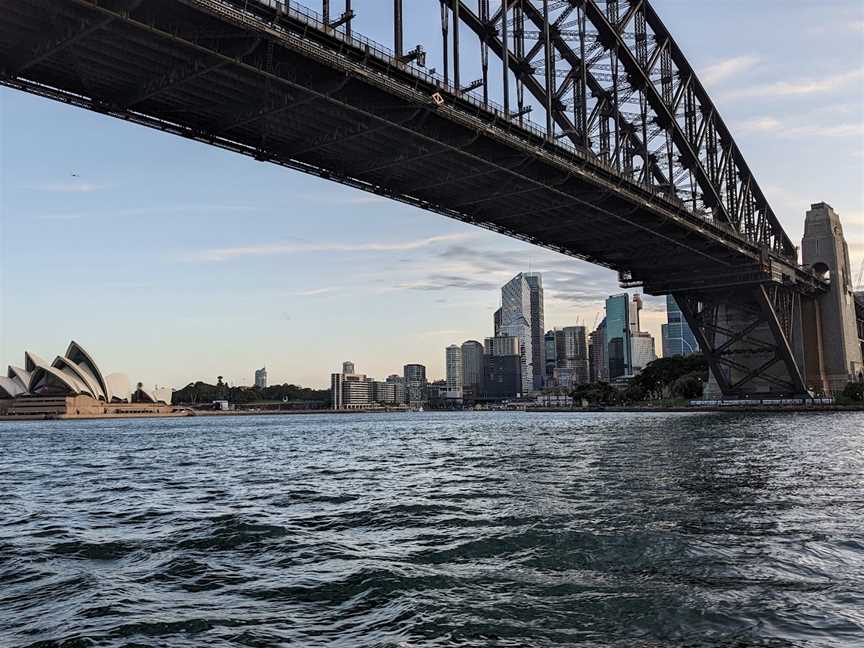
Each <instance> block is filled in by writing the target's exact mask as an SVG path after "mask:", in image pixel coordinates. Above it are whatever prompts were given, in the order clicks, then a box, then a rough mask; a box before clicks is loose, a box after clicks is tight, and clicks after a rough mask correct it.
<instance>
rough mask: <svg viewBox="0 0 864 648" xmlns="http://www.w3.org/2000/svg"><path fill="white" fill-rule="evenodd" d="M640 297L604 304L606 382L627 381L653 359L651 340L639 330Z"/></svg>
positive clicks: (614, 299)
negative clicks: (607, 377)
mask: <svg viewBox="0 0 864 648" xmlns="http://www.w3.org/2000/svg"><path fill="white" fill-rule="evenodd" d="M641 311H642V296H641V295H634V296H633V300H632V301H631V300H630V296H629V295H628V294H627V293H623V294H621V295H612V296H611V297H609V298H608V299H607V300H606V366H607V367H608V369H609V381H610V382H614V381H615V380H618V379H624V378H630V377H632V376H635V375H636V374H638V373H639V372H640V371H642V370H643V369H644V368H645V366H646V365H647V364H648V363H649V362H652V361H653V360H655V359H656V357H657V356H656V354H655V351H654V338H653V337H652V336H651V335H650V334H649V333H647V332H645V331H642V330H641V328H640V314H641Z"/></svg>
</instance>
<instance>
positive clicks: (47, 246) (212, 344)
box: [0, 0, 864, 387]
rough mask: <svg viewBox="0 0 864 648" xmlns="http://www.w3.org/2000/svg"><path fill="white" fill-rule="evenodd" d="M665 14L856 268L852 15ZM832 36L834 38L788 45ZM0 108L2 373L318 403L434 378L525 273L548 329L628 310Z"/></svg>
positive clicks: (781, 189)
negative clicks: (225, 385)
mask: <svg viewBox="0 0 864 648" xmlns="http://www.w3.org/2000/svg"><path fill="white" fill-rule="evenodd" d="M675 4H676V3H675V2H674V0H662V1H661V0H658V1H657V2H656V3H655V5H656V7H657V9H658V11H659V13H660V14H661V15H662V16H663V18H664V21H666V22H667V24H668V26H669V28H670V30H671V31H672V32H673V33H674V34H675V35H676V39H677V40H678V41H679V43H680V45H681V46H682V48H683V49H684V50H685V51H686V52H687V53H688V55H689V56H691V57H692V58H691V61H692V62H693V64H694V65H695V66H696V69H697V72H698V73H699V74H700V77H701V79H702V81H703V83H704V84H705V85H706V87H707V88H708V90H709V92H710V93H711V94H712V96H713V98H714V99H715V100H716V101H717V104H718V107H719V109H720V110H721V112H722V114H723V116H724V119H725V120H726V121H727V122H728V123H729V125H730V128H731V129H732V131H733V133H734V135H735V136H736V140H737V141H738V143H739V144H740V145H741V146H742V148H744V149H745V150H744V153H745V154H746V156H747V159H748V162H749V163H750V165H751V166H752V167H753V169H754V172H755V173H756V175H757V177H758V179H759V181H760V184H761V185H762V186H763V188H764V189H765V191H766V193H767V195H768V198H769V200H770V202H771V204H772V205H773V206H774V209H775V211H777V213H778V216H779V217H780V219H781V221H782V222H783V224H784V227H785V228H786V230H787V232H788V233H789V235H790V237H791V238H792V239H793V241H795V242H796V243H798V242H800V237H801V233H802V229H803V216H804V212H805V211H806V210H807V208H808V206H809V205H810V204H811V203H814V202H818V201H820V200H825V201H827V202H829V203H831V204H832V205H833V206H834V207H835V209H836V210H837V211H838V213H839V214H840V217H841V219H842V221H843V226H844V230H845V232H846V235H847V238H848V240H849V244H850V252H851V255H852V260H853V265H854V267H855V268H856V269H857V268H858V267H859V265H860V263H861V259H862V256H864V196H862V195H861V192H860V191H859V190H857V189H856V187H858V186H860V178H861V177H862V175H864V157H862V156H861V150H862V149H864V146H862V137H864V115H862V110H864V109H862V105H864V101H862V98H864V85H862V83H864V74H862V70H861V67H860V63H857V62H856V63H855V64H854V65H852V64H851V63H850V61H860V60H861V59H862V56H864V41H862V38H861V33H862V31H861V29H860V20H861V13H860V9H859V8H858V4H857V3H853V2H836V3H832V4H831V7H830V8H829V7H824V6H820V4H821V3H818V4H817V3H795V4H793V5H790V4H789V3H784V4H783V10H782V11H779V10H778V4H777V3H774V2H765V3H759V4H757V5H756V6H753V5H752V3H748V4H747V5H746V8H747V12H748V14H747V15H748V21H747V24H746V25H745V26H743V27H742V25H741V24H740V20H739V19H737V18H735V17H734V16H733V15H732V14H733V13H734V12H729V11H728V9H727V7H726V6H725V5H724V6H711V4H710V3H699V5H698V6H694V7H692V9H690V10H688V11H687V12H682V11H675V10H674V8H673V5H675ZM355 5H356V7H357V11H358V15H359V18H358V21H357V23H356V25H355V27H356V28H357V30H358V31H360V32H363V33H366V34H368V35H369V36H370V37H373V38H378V39H379V40H381V41H383V42H387V41H388V34H387V30H388V29H389V24H387V23H386V21H380V20H376V19H375V17H376V12H377V11H378V10H377V8H376V5H375V4H374V3H371V2H363V1H358V2H355ZM742 6H744V5H742ZM436 9H437V7H432V9H431V10H430V9H429V7H425V6H424V8H423V9H422V11H424V12H426V11H428V12H429V15H428V16H426V17H427V18H429V20H428V21H424V20H412V21H411V24H412V26H413V27H412V29H421V28H422V27H421V25H426V23H428V29H429V33H428V34H426V33H421V32H420V31H415V32H412V33H410V34H407V35H406V39H407V40H408V41H411V42H414V43H416V42H423V43H424V44H426V45H427V47H428V48H429V50H430V52H432V51H433V50H434V47H436V46H437V45H436V44H437V43H438V40H439V36H440V35H439V34H438V31H437V30H438V27H437V23H436V20H434V18H436V13H437V11H435V10H436ZM418 11H419V9H418ZM375 25H379V27H378V28H379V29H380V33H376V32H375V29H376V27H375ZM829 29H830V30H831V34H832V37H831V38H830V39H826V38H824V37H814V38H808V39H804V40H803V41H801V42H798V41H796V40H795V39H788V38H786V37H785V36H783V34H788V33H807V34H811V35H817V32H818V31H819V30H822V34H823V35H824V34H825V33H828V30H829ZM850 52H851V53H853V55H852V56H849V53H850ZM856 54H857V56H856ZM466 74H467V72H466ZM757 89H758V92H757V91H756V90H757ZM0 102H2V111H0V120H2V122H0V123H2V132H3V138H2V144H0V147H2V148H0V160H15V165H14V166H13V165H11V164H9V163H6V164H4V165H3V173H2V197H0V210H2V215H0V258H2V261H0V362H2V363H4V365H5V364H9V363H12V362H14V361H15V359H16V355H17V353H18V352H19V349H20V348H28V349H31V350H33V351H34V352H36V353H40V352H42V353H45V352H47V351H49V350H50V349H53V348H56V347H57V346H59V345H62V344H63V343H64V341H65V339H66V338H68V337H75V338H78V339H81V341H82V343H83V344H85V345H86V346H88V347H89V348H91V349H93V350H94V353H96V354H98V355H99V357H100V358H104V360H105V362H106V363H107V364H110V365H116V366H124V367H128V368H129V370H130V372H133V373H134V375H136V376H140V377H141V378H142V380H143V381H144V382H145V383H146V384H171V385H174V386H176V387H180V386H182V385H185V384H187V383H188V382H190V381H192V380H197V379H204V378H206V379H210V380H215V377H216V376H217V375H223V376H225V379H226V381H228V382H231V383H233V384H240V383H248V381H249V376H250V374H249V372H250V370H251V369H252V367H254V366H261V362H262V359H266V360H267V365H268V367H270V369H269V373H270V376H269V379H270V381H271V382H274V383H284V382H289V383H295V384H305V385H310V386H316V387H325V386H326V384H325V381H326V373H325V372H323V371H322V367H323V366H338V363H339V362H341V360H342V358H344V357H354V358H355V359H356V361H357V362H358V365H360V366H363V367H364V368H366V370H368V371H369V373H370V374H373V375H382V376H383V375H387V373H391V372H392V371H393V370H394V368H398V367H399V366H401V365H402V363H403V362H404V361H407V360H409V359H410V360H413V361H416V362H421V363H423V364H425V365H426V366H427V367H428V368H429V371H430V374H432V375H436V376H443V375H444V367H443V358H442V357H441V356H442V354H441V353H440V349H441V348H442V347H443V346H446V344H447V343H449V342H450V341H451V340H455V339H458V340H462V339H472V338H473V337H474V336H475V333H474V332H476V331H479V330H487V328H488V325H487V324H486V322H488V321H489V320H490V319H491V316H492V313H493V312H494V310H495V308H496V306H497V305H496V303H495V302H496V299H495V295H493V294H490V286H493V285H495V284H497V285H500V284H501V283H503V282H502V281H501V280H502V279H504V280H506V279H507V278H509V277H512V276H513V275H514V274H516V273H517V272H519V271H520V270H524V269H530V270H536V271H541V272H543V274H544V284H545V285H544V289H545V292H546V308H545V320H546V322H545V326H546V328H547V329H549V328H554V327H563V326H568V325H572V324H574V323H577V322H579V321H581V323H582V324H583V325H585V326H586V327H587V328H588V329H589V330H591V329H592V328H593V324H594V321H593V320H594V316H595V315H596V314H597V313H600V312H601V311H602V302H603V300H604V298H605V296H607V295H610V294H614V293H616V292H620V289H619V288H618V286H617V278H616V277H615V275H614V273H612V272H610V271H608V270H604V269H602V268H599V267H595V266H591V265H589V264H586V263H583V262H580V261H577V260H573V259H568V258H566V257H562V256H560V255H557V254H555V253H552V252H549V251H546V250H542V249H539V248H536V247H533V246H530V245H528V244H526V243H521V242H519V241H515V240H512V239H507V238H505V237H503V236H500V235H496V234H493V233H489V232H485V231H482V230H479V229H476V228H472V227H470V226H468V225H464V224H461V223H456V222H452V221H449V220H447V219H444V218H442V217H439V216H436V215H433V214H430V213H426V212H422V211H420V210H417V209H415V208H411V207H407V206H404V205H400V204H398V203H395V202H388V201H387V200H385V199H382V198H378V197H374V196H370V195H367V194H364V193H360V192H357V191H353V190H349V189H346V188H344V187H340V186H337V185H334V184H331V183H327V182H324V181H321V180H317V179H313V178H310V177H308V176H303V175H300V174H296V173H292V172H289V171H286V170H284V169H280V168H277V167H274V166H270V165H266V164H261V163H259V162H256V161H254V160H251V159H245V158H242V157H239V156H235V155H232V154H230V153H227V152H223V151H218V150H215V149H210V148H206V147H204V146H203V145H201V144H197V143H194V142H189V141H185V140H182V139H178V138H174V137H171V136H167V135H158V134H155V133H153V132H152V131H147V130H144V129H141V128H139V127H136V126H134V125H130V124H125V123H122V122H119V121H115V120H112V119H108V118H106V117H104V116H100V115H95V114H91V113H86V112H83V111H78V110H74V109H70V108H69V107H67V106H62V105H59V104H55V103H52V102H48V101H44V100H42V99H39V98H36V97H31V96H27V95H23V94H16V93H14V92H12V91H9V90H5V89H4V90H2V91H0ZM46 152H49V153H50V154H49V155H46ZM818 159H831V160H836V161H837V163H836V164H834V165H832V169H833V171H832V173H830V174H815V173H812V161H813V160H818ZM70 242H74V243H75V244H74V245H70ZM35 249H38V250H39V251H40V253H41V254H40V261H39V263H38V264H34V263H32V258H33V253H34V250H35ZM82 260H83V262H82ZM58 276H62V277H63V278H64V280H65V281H62V282H58V281H57V280H56V278H57V277H58ZM70 285H71V286H75V287H76V289H70ZM663 301H664V300H663V298H662V297H660V298H648V299H646V309H645V310H644V311H643V313H642V319H643V328H644V329H646V330H648V331H649V332H650V333H651V334H652V335H653V336H654V337H655V339H656V340H658V341H659V340H661V339H662V334H661V332H660V324H661V323H662V322H663V321H665V312H664V304H663ZM57 311H61V312H63V313H64V317H63V326H62V327H58V326H56V324H55V323H54V322H56V312H57ZM346 313H350V314H351V315H350V316H351V322H350V326H346V320H345V317H346V315H345V314H346ZM132 339H134V340H135V342H136V344H135V345H133V346H130V345H129V340H132ZM300 340H302V341H304V342H308V343H304V344H299V343H295V342H294V341H300ZM286 341H287V343H286ZM214 349H218V353H217V352H214Z"/></svg>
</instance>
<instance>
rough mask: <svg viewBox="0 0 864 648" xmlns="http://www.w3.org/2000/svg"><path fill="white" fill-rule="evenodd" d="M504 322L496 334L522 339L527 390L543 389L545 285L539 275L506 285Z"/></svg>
mask: <svg viewBox="0 0 864 648" xmlns="http://www.w3.org/2000/svg"><path fill="white" fill-rule="evenodd" d="M497 319H498V318H497V317H496V321H497ZM500 321H501V325H500V327H499V328H498V330H497V331H496V335H510V336H513V337H517V338H519V343H520V353H521V355H522V381H523V391H524V392H528V391H531V390H532V389H534V388H539V387H542V384H543V373H544V371H545V362H544V360H543V358H544V356H545V352H544V339H543V336H544V331H543V283H542V278H541V276H540V274H539V273H536V272H532V273H520V274H518V275H516V276H515V277H513V279H511V280H510V281H508V282H507V283H506V284H504V286H503V287H502V288H501V317H500Z"/></svg>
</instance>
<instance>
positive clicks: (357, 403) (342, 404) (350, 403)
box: [330, 362, 375, 410]
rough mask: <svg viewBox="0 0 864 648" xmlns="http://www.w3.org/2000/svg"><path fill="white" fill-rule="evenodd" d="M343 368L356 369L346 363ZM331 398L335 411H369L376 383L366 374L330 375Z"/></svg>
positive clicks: (373, 401) (372, 402)
mask: <svg viewBox="0 0 864 648" xmlns="http://www.w3.org/2000/svg"><path fill="white" fill-rule="evenodd" d="M342 367H343V368H350V369H353V368H354V363H352V362H346V363H344V364H343V365H342ZM330 397H331V400H332V408H333V409H334V410H346V409H367V408H369V407H372V406H373V404H374V403H375V400H374V381H373V380H372V379H371V378H367V377H366V375H365V374H357V373H334V374H330Z"/></svg>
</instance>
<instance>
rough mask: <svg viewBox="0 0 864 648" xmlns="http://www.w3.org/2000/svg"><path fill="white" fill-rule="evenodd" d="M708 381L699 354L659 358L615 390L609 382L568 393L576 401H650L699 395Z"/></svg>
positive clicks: (702, 358)
mask: <svg viewBox="0 0 864 648" xmlns="http://www.w3.org/2000/svg"><path fill="white" fill-rule="evenodd" d="M707 382H708V362H707V361H706V360H705V357H704V356H703V355H702V354H700V353H694V354H692V355H688V356H675V357H671V358H659V359H657V360H654V361H653V362H650V363H648V366H646V367H645V368H644V369H643V370H642V372H641V373H639V374H638V375H637V376H634V377H633V378H632V379H631V380H630V382H629V383H628V384H627V387H626V388H624V389H616V388H615V387H613V386H612V385H610V384H609V383H605V382H597V383H591V384H588V385H579V386H578V387H576V388H575V389H574V390H573V391H572V392H571V396H572V397H573V399H574V400H575V401H576V402H577V403H578V402H581V401H583V400H584V401H587V402H588V403H590V404H592V405H614V404H619V403H636V402H641V401H649V400H654V401H656V400H669V399H682V400H690V399H694V398H700V397H701V396H702V391H703V389H704V387H705V385H706V383H707Z"/></svg>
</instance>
